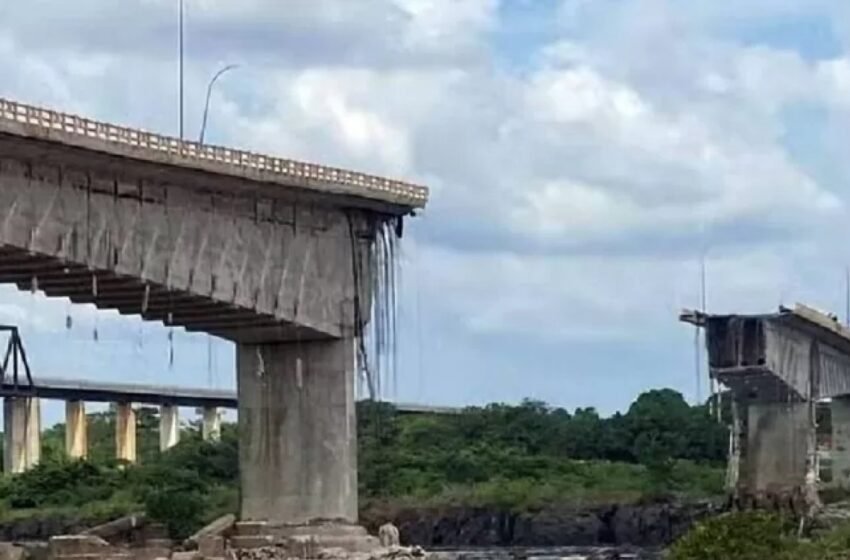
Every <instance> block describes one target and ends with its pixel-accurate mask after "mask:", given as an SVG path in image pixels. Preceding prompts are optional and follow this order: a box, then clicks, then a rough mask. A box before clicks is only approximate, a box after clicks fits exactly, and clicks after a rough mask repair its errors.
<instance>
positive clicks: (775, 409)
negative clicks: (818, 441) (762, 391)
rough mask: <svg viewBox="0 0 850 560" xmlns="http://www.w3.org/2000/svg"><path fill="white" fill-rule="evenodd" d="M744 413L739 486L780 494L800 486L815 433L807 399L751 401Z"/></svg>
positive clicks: (752, 491) (746, 490) (750, 492)
mask: <svg viewBox="0 0 850 560" xmlns="http://www.w3.org/2000/svg"><path fill="white" fill-rule="evenodd" d="M746 414H747V437H746V444H745V445H746V447H745V448H744V449H743V451H742V452H741V455H740V458H739V460H740V464H739V468H740V472H739V479H738V490H739V491H743V492H744V493H746V494H748V495H768V494H770V495H782V494H788V493H790V492H793V491H795V490H798V489H801V488H803V487H804V486H805V484H806V474H807V471H808V467H809V459H810V458H811V457H812V454H813V448H812V446H813V445H814V435H815V434H814V427H813V425H812V422H811V417H810V414H811V408H810V405H809V403H805V402H751V403H749V404H748V405H747V412H746Z"/></svg>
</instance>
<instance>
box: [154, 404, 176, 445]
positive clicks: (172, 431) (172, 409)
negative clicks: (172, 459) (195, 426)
mask: <svg viewBox="0 0 850 560" xmlns="http://www.w3.org/2000/svg"><path fill="white" fill-rule="evenodd" d="M179 441H180V413H179V408H178V407H177V406H175V405H172V404H164V405H162V406H161V407H160V408H159V450H160V451H168V450H169V449H171V448H172V447H174V446H175V445H177V443H178V442H179Z"/></svg>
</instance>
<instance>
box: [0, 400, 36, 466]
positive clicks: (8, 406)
mask: <svg viewBox="0 0 850 560" xmlns="http://www.w3.org/2000/svg"><path fill="white" fill-rule="evenodd" d="M3 440H4V441H3V471H4V472H6V473H12V474H17V473H22V472H24V471H26V470H29V469H31V468H32V467H34V466H35V465H37V464H38V462H39V460H40V459H41V403H40V401H39V399H38V398H36V397H32V398H30V397H7V398H5V399H3Z"/></svg>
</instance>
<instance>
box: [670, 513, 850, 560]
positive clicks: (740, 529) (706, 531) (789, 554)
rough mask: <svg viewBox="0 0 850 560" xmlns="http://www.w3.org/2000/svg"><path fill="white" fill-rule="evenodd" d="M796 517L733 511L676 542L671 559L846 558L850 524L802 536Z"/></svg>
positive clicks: (849, 543) (804, 559) (836, 559)
mask: <svg viewBox="0 0 850 560" xmlns="http://www.w3.org/2000/svg"><path fill="white" fill-rule="evenodd" d="M797 531H798V524H797V523H796V522H795V521H794V520H792V519H786V518H783V517H781V516H778V515H775V514H770V513H766V512H743V513H732V514H727V515H723V516H720V517H715V518H713V519H709V520H706V521H705V522H703V523H700V524H698V525H697V526H696V527H694V528H693V529H691V531H690V532H688V533H687V534H686V535H685V536H684V537H682V539H680V540H679V541H678V542H677V543H676V544H674V545H673V547H672V549H671V551H670V555H669V556H668V558H669V560H765V559H768V558H770V559H771V560H839V559H841V560H843V559H846V558H850V524H842V525H839V526H836V527H833V528H831V529H828V530H822V531H819V532H816V533H815V534H814V535H811V536H810V537H808V538H804V539H803V538H798V536H797Z"/></svg>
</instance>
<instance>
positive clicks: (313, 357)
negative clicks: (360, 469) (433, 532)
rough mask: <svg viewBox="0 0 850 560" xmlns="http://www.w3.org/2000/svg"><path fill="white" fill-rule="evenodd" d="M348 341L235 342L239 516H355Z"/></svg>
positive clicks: (274, 519) (351, 347) (295, 520)
mask: <svg viewBox="0 0 850 560" xmlns="http://www.w3.org/2000/svg"><path fill="white" fill-rule="evenodd" d="M354 353H355V344H354V341H353V340H352V339H341V340H327V341H310V342H301V343H287V344H265V345H246V344H240V345H238V346H237V376H238V390H239V432H240V434H239V435H240V440H239V464H240V476H241V490H242V492H241V500H242V503H241V510H242V512H241V513H242V515H241V517H242V519H246V520H250V519H263V520H268V521H269V522H270V523H274V524H291V525H297V524H303V523H308V522H311V521H315V520H339V521H345V522H350V523H354V522H356V521H357V441H356V436H357V430H356V418H355V409H354V366H355V357H354Z"/></svg>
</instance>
